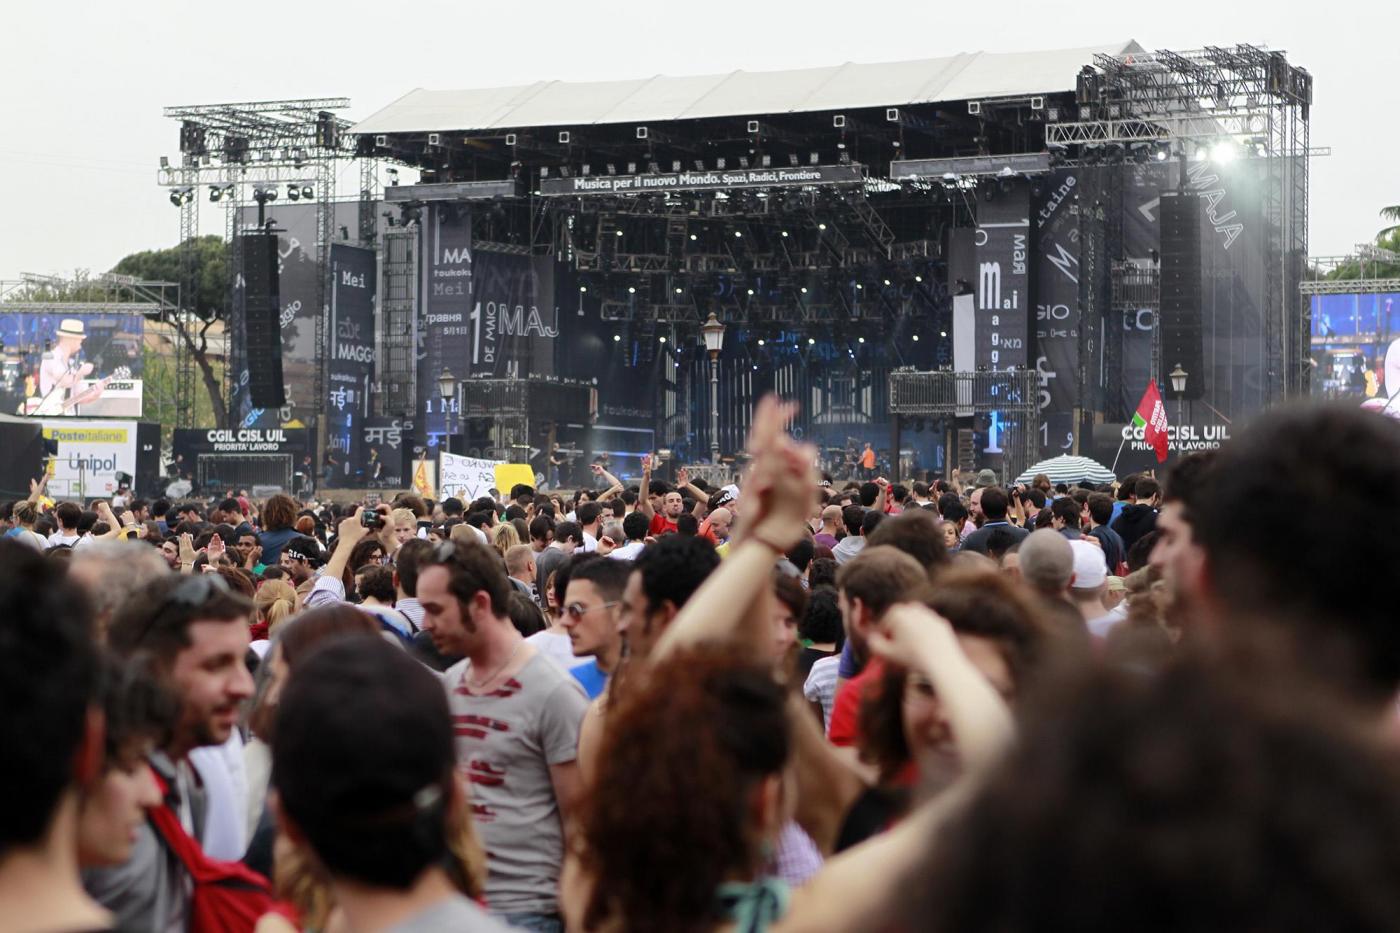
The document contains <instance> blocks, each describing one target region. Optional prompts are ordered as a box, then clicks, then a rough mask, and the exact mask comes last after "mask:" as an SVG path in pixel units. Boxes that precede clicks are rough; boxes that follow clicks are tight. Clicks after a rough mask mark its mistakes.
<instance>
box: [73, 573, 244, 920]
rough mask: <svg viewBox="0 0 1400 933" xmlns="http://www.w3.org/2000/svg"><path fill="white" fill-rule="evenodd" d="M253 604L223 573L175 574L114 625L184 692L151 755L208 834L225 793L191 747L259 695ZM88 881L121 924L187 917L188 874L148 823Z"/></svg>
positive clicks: (201, 835) (216, 739) (188, 829)
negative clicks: (122, 859)
mask: <svg viewBox="0 0 1400 933" xmlns="http://www.w3.org/2000/svg"><path fill="white" fill-rule="evenodd" d="M252 609H253V605H252V603H251V602H249V601H248V600H247V599H245V598H244V597H242V596H240V595H238V594H236V593H234V592H232V591H231V590H230V589H229V587H228V584H226V583H225V582H224V579H223V577H221V576H220V575H218V574H213V573H206V574H197V575H178V574H168V575H165V576H163V577H161V578H159V579H156V580H153V581H151V582H150V583H149V584H147V585H146V586H145V587H144V588H142V589H141V591H140V592H138V593H136V594H135V595H133V596H132V598H130V599H128V600H126V601H125V602H124V603H123V604H122V606H121V608H120V609H119V611H118V612H117V615H116V617H115V618H114V619H113V620H112V624H111V627H110V628H109V630H108V642H109V644H110V646H111V648H112V651H113V652H114V653H115V654H117V655H118V656H119V657H124V658H130V657H133V656H136V655H140V656H142V657H144V658H149V659H150V661H151V663H152V665H153V668H154V670H155V672H156V674H157V675H158V676H159V677H160V678H161V679H162V680H163V681H164V682H165V684H166V686H167V688H168V689H169V690H170V692H171V693H172V694H173V695H174V696H176V697H177V698H178V700H179V704H180V715H179V719H178V721H177V723H176V725H175V727H174V729H173V730H172V731H171V735H170V738H169V740H168V741H167V742H166V744H165V746H164V747H163V748H161V749H160V750H158V751H157V752H155V753H153V754H152V755H151V758H150V765H151V767H152V768H153V769H154V770H155V772H156V774H157V775H159V777H160V778H161V780H162V781H163V782H164V783H165V785H166V786H167V787H168V788H169V794H168V795H167V796H168V799H171V800H172V803H171V808H172V810H174V812H175V813H176V814H178V816H179V819H180V823H181V825H182V827H183V828H184V831H185V833H187V834H188V835H189V836H190V837H191V838H192V839H194V840H195V841H196V842H199V843H201V844H202V843H203V842H204V840H205V836H206V832H207V831H208V829H209V828H210V826H212V825H213V824H212V822H211V821H210V819H209V817H210V815H211V813H212V812H213V811H214V809H215V807H216V805H218V804H219V803H220V802H219V801H216V800H214V799H212V798H211V795H210V791H211V787H210V786H209V785H207V784H206V782H205V781H204V780H203V779H202V778H201V776H200V772H199V771H197V770H196V769H195V768H194V767H193V766H192V764H191V762H190V754H191V753H192V752H193V751H195V750H196V749H199V748H203V747H207V746H216V745H222V744H223V743H224V742H226V741H228V739H229V737H230V735H232V733H233V731H234V728H235V726H236V725H237V723H238V711H239V705H240V704H241V703H243V701H244V700H246V699H248V698H249V697H250V696H252V693H253V678H252V676H251V675H250V674H249V673H248V668H247V667H246V666H245V664H244V657H245V655H246V654H247V653H248V617H249V615H250V613H251V612H252ZM223 803H227V801H224V802H223ZM84 885H85V886H86V887H87V889H88V892H89V893H91V894H92V896H93V897H94V898H95V899H96V900H97V901H98V902H99V903H101V904H102V905H103V906H104V907H106V908H107V909H109V910H111V911H112V912H113V913H114V914H116V916H117V923H116V926H117V928H118V929H122V930H169V929H184V928H185V927H186V926H188V923H189V919H190V917H189V909H190V890H191V885H190V879H189V877H188V875H187V873H186V871H185V869H184V867H183V865H182V863H181V862H180V860H179V858H178V857H176V855H175V854H174V852H173V851H172V850H171V849H170V848H169V847H168V846H167V845H166V844H165V842H163V841H162V839H161V838H160V836H159V835H158V834H157V832H156V831H155V830H154V829H152V827H151V825H150V824H149V823H147V824H144V825H143V826H142V827H141V829H140V831H139V835H138V837H137V841H136V844H135V847H134V849H133V852H132V856H131V858H130V859H129V860H128V861H127V862H126V864H124V865H120V866H117V867H115V868H107V869H99V870H95V871H91V872H87V873H85V875H84Z"/></svg>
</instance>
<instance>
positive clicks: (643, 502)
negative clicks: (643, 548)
mask: <svg viewBox="0 0 1400 933" xmlns="http://www.w3.org/2000/svg"><path fill="white" fill-rule="evenodd" d="M651 467H652V463H651V456H650V455H647V456H645V457H643V458H642V486H641V490H640V491H639V492H638V493H637V508H638V509H640V510H641V512H642V514H643V515H645V516H646V517H647V518H649V519H651V527H650V528H649V529H647V530H648V532H649V533H650V534H651V535H653V536H660V535H667V534H675V533H676V519H678V518H680V517H681V513H682V512H684V511H685V500H684V499H683V498H682V497H681V494H680V493H679V492H677V491H676V490H674V489H672V490H669V491H667V492H666V494H665V495H664V496H662V497H661V505H660V508H657V507H655V506H653V505H652V501H651V485H652V484H651Z"/></svg>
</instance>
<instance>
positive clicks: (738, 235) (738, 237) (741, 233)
mask: <svg viewBox="0 0 1400 933" xmlns="http://www.w3.org/2000/svg"><path fill="white" fill-rule="evenodd" d="M743 238H744V231H742V230H735V231H734V239H736V240H742V239H743Z"/></svg>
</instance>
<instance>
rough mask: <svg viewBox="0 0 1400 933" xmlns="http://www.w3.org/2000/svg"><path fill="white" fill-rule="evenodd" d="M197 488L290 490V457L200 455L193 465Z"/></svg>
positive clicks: (274, 455)
mask: <svg viewBox="0 0 1400 933" xmlns="http://www.w3.org/2000/svg"><path fill="white" fill-rule="evenodd" d="M195 485H196V486H197V487H198V488H199V489H223V488H242V489H251V488H252V487H254V486H276V487H278V488H279V489H281V490H283V491H284V492H288V491H291V489H292V455H291V454H200V455H199V458H198V460H197V461H196V463H195Z"/></svg>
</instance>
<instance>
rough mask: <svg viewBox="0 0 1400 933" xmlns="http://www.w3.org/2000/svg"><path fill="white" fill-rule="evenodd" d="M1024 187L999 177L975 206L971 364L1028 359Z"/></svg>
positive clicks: (1016, 365) (991, 365) (993, 366)
mask: <svg viewBox="0 0 1400 933" xmlns="http://www.w3.org/2000/svg"><path fill="white" fill-rule="evenodd" d="M1029 215H1030V188H1029V186H1028V185H1027V183H1026V181H1025V179H1021V178H1015V179H1002V180H1000V181H999V182H998V188H997V189H996V193H995V194H994V195H993V198H992V200H990V201H985V200H984V201H983V202H982V203H981V204H980V205H979V206H978V212H977V229H976V244H977V279H976V281H974V282H973V283H972V284H973V288H974V289H975V294H976V296H977V368H978V369H982V368H984V367H985V368H986V369H988V370H992V371H996V370H1007V369H1025V368H1026V367H1027V366H1029V365H1030V351H1029V346H1028V344H1029V342H1030V315H1029V304H1030V302H1029V295H1030V289H1029V287H1028V286H1029V283H1030V276H1029V266H1028V260H1029V258H1030V219H1029Z"/></svg>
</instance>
